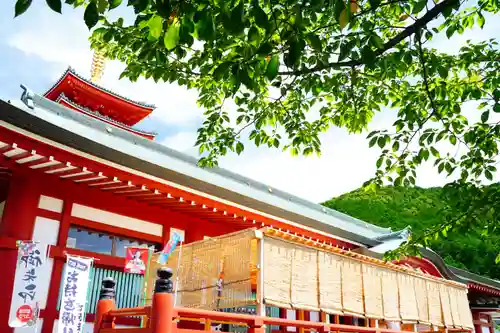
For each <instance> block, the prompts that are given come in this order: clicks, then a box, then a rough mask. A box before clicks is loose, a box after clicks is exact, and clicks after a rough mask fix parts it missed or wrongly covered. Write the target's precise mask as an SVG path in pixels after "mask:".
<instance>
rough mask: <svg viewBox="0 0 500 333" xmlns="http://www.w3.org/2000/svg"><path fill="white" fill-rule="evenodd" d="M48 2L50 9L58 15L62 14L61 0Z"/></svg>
mask: <svg viewBox="0 0 500 333" xmlns="http://www.w3.org/2000/svg"><path fill="white" fill-rule="evenodd" d="M46 1H47V5H48V6H49V8H50V9H52V10H53V11H55V12H56V13H59V14H61V9H62V4H61V0H46Z"/></svg>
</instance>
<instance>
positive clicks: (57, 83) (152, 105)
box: [44, 67, 156, 109]
mask: <svg viewBox="0 0 500 333" xmlns="http://www.w3.org/2000/svg"><path fill="white" fill-rule="evenodd" d="M68 73H71V74H72V75H74V76H76V77H77V78H79V79H80V80H82V81H84V82H85V83H87V84H88V85H90V86H93V87H94V88H96V89H99V90H102V91H104V92H106V93H108V94H110V95H113V96H115V97H116V98H119V99H122V100H124V101H126V102H129V103H132V104H135V105H137V106H140V107H144V108H148V109H155V108H156V106H155V105H154V104H148V103H144V102H138V101H134V100H131V99H130V98H127V97H124V96H122V95H119V94H117V93H115V92H112V91H111V90H108V89H106V88H104V87H102V86H100V85H98V84H96V83H94V82H91V81H90V80H87V79H86V78H84V77H83V76H81V75H79V74H78V73H76V71H75V70H74V69H73V68H71V67H68V69H67V70H66V71H65V72H64V73H63V74H62V75H61V77H60V78H59V79H58V80H57V82H56V83H55V84H54V85H53V86H52V87H51V88H50V89H49V90H47V92H46V93H45V94H44V96H47V95H48V93H49V92H50V91H52V90H53V89H54V88H55V87H56V86H57V85H59V83H61V81H62V80H63V79H64V77H66V75H67V74H68Z"/></svg>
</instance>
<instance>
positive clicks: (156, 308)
mask: <svg viewBox="0 0 500 333" xmlns="http://www.w3.org/2000/svg"><path fill="white" fill-rule="evenodd" d="M156 274H157V277H158V278H157V279H156V282H155V289H154V295H153V308H152V309H151V333H173V330H174V321H173V318H174V298H173V294H172V293H173V291H174V290H173V289H174V288H173V283H172V281H171V280H170V278H171V277H172V275H173V274H172V270H171V269H170V268H167V267H161V268H159V269H158V271H157V272H156Z"/></svg>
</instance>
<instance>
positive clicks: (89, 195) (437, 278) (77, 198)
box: [0, 55, 500, 333]
mask: <svg viewBox="0 0 500 333" xmlns="http://www.w3.org/2000/svg"><path fill="white" fill-rule="evenodd" d="M102 65H103V59H102V57H100V56H99V55H97V56H96V57H95V59H94V64H93V69H92V74H91V78H92V79H91V80H87V79H85V78H84V77H83V76H81V75H78V74H77V73H76V72H75V71H74V70H72V69H71V68H70V69H68V70H67V71H65V72H64V73H63V74H62V76H61V78H60V79H59V80H58V81H57V82H56V83H55V84H54V85H53V86H52V87H50V88H48V89H47V91H46V92H45V93H44V94H43V95H39V94H37V93H34V92H31V91H30V90H29V89H28V88H27V87H23V92H22V96H21V99H20V100H12V101H2V100H0V167H1V170H0V171H1V172H0V213H1V216H0V218H1V220H0V257H1V258H2V261H3V265H2V268H3V274H1V276H0V283H1V285H2V288H1V290H0V297H1V299H2V300H3V301H2V302H1V304H0V332H2V333H3V332H5V333H9V332H32V330H27V329H26V328H16V329H13V328H11V327H9V326H8V317H9V314H10V311H12V309H11V306H10V304H11V299H12V287H13V283H14V273H15V268H16V260H17V248H16V241H18V240H34V241H38V242H42V243H44V244H48V245H50V247H49V250H48V256H47V258H48V259H47V263H46V265H45V266H44V273H43V275H41V276H40V279H41V280H40V282H39V284H38V289H37V292H38V296H37V297H38V298H39V300H40V308H41V312H40V319H39V320H38V323H37V326H38V332H41V333H53V332H57V325H58V320H59V309H60V298H61V295H60V289H61V283H62V274H63V272H64V269H65V265H66V254H74V255H80V256H86V257H94V258H96V260H95V262H94V268H93V270H92V272H91V282H90V287H89V288H90V291H89V294H88V298H87V308H86V313H87V315H86V322H87V323H88V325H86V326H85V332H92V327H93V326H92V322H93V321H94V314H95V307H96V303H97V298H98V289H99V287H100V283H101V280H102V279H103V278H104V277H107V276H111V277H113V278H114V279H115V280H116V281H117V288H118V290H117V302H118V306H119V307H121V308H125V307H126V308H128V307H135V306H138V305H139V304H140V302H141V297H142V295H143V286H144V277H143V276H142V275H139V274H129V273H125V272H124V266H125V261H124V255H125V248H126V247H127V246H131V245H148V246H152V247H155V248H156V249H157V250H161V249H162V248H163V247H164V245H165V244H166V243H167V241H168V240H169V239H170V237H171V235H172V233H174V232H175V233H177V234H179V235H181V238H182V239H181V240H182V241H183V243H184V244H186V249H189V248H190V247H189V246H190V245H189V244H195V245H196V244H205V243H203V242H207V241H208V240H210V239H217V237H221V236H224V235H228V234H231V235H232V234H235V233H239V232H240V233H246V232H249V231H248V230H254V231H255V230H256V231H259V232H262V233H263V235H264V236H262V237H268V239H269V243H268V244H274V245H273V246H272V247H269V248H267V249H268V250H269V252H266V254H262V253H263V252H262V251H261V252H259V253H261V254H262V256H263V258H262V259H263V260H264V261H262V262H261V263H260V264H256V265H254V266H255V267H262V266H261V265H264V266H265V265H267V266H266V267H268V274H271V273H273V274H278V276H279V274H285V275H287V274H289V276H290V279H292V280H293V279H295V280H297V279H303V280H302V282H300V281H299V282H300V283H299V284H298V285H295V284H294V286H298V287H297V288H298V289H297V290H300V293H298V294H297V293H296V292H295V291H293V292H286V288H288V287H286V286H285V287H283V286H281V285H280V283H283V281H278V280H277V279H274V280H273V276H272V275H266V274H265V273H264V274H263V275H262V276H261V277H256V280H257V281H261V283H262V282H263V281H264V280H266V281H270V282H269V284H267V285H264V284H262V285H261V286H260V287H259V286H257V287H255V281H254V282H252V283H250V282H249V287H248V288H251V290H250V289H249V290H250V291H251V292H249V293H248V295H249V296H248V300H249V301H255V297H257V298H258V297H261V298H260V301H259V300H257V303H258V304H260V305H261V307H260V310H259V307H257V308H258V310H257V311H265V312H264V313H265V314H267V315H268V316H274V317H281V318H288V319H291V318H293V319H295V318H297V319H305V320H314V321H320V320H331V321H332V322H333V321H335V322H338V323H343V324H349V325H357V326H370V325H382V324H383V323H384V322H385V323H386V324H387V327H392V328H394V329H398V330H411V331H415V330H418V331H429V330H440V331H443V332H444V330H448V332H452V331H457V332H459V331H460V332H466V331H470V330H472V329H474V330H475V331H476V333H487V332H488V333H493V332H494V328H495V327H494V320H495V318H496V317H497V313H498V300H499V297H500V282H498V281H495V280H491V279H487V278H484V277H481V276H477V275H475V274H472V273H469V272H465V271H462V270H458V269H455V268H452V267H448V266H446V265H445V264H444V262H443V261H442V259H441V258H440V257H439V256H438V255H437V254H435V253H433V252H431V251H427V250H426V251H425V252H424V257H423V258H407V259H405V260H402V261H400V262H397V263H394V264H386V263H384V262H383V261H381V260H379V259H380V258H381V255H382V253H383V252H385V251H386V250H389V249H394V248H396V247H397V246H398V245H399V244H400V243H401V242H402V241H404V240H405V239H407V237H408V233H409V231H407V230H402V231H397V232H393V231H391V230H390V229H386V228H381V227H378V226H374V225H371V224H369V223H366V222H364V221H360V220H358V219H355V218H353V217H350V216H347V215H345V214H342V213H339V212H337V211H335V210H332V209H329V208H326V207H323V206H321V205H319V204H315V203H311V202H309V201H306V200H304V199H301V198H298V197H296V196H294V195H291V194H288V193H285V192H282V191H280V190H278V189H275V188H273V187H271V186H268V185H265V184H262V183H259V182H256V181H254V180H252V179H249V178H246V177H243V176H240V175H238V174H235V173H233V172H231V171H228V170H224V169H221V168H213V169H206V168H200V167H198V166H197V160H196V159H195V158H193V157H190V156H187V155H185V154H182V153H179V152H177V151H175V150H172V149H170V148H168V147H166V146H164V145H161V144H159V143H157V142H155V141H154V138H155V134H154V133H149V132H145V131H142V130H140V129H138V128H136V125H137V124H138V123H139V122H140V121H141V120H143V119H144V118H145V117H147V116H148V115H150V114H151V113H152V112H154V108H155V107H154V106H153V105H149V104H146V103H142V102H137V101H133V100H130V99H128V98H126V97H123V96H120V95H118V94H116V93H114V92H111V91H109V90H107V89H105V88H103V87H101V86H100V85H99V84H98V83H97V82H98V80H99V78H100V76H101V75H102ZM221 242H222V241H221ZM248 244H251V241H249V243H248ZM285 244H287V245H285ZM195 245H192V246H191V248H192V251H193V253H195V252H194V251H195V249H194V248H195ZM200 246H201V245H200ZM203 246H206V245H203ZM248 246H249V247H250V245H248ZM269 246H271V245H269ZM280 246H281V247H280ZM285 246H286V250H279V251H277V250H276V249H278V248H279V249H285ZM262 249H264V247H263V248H262ZM273 249H274V250H273ZM306 249H309V250H310V251H312V252H307V251H308V250H306ZM311 249H312V250H311ZM186 251H187V250H186ZM198 251H199V250H198ZM273 251H274V252H273ZM276 251H277V252H276ZM301 251H302V252H301ZM299 252H300V253H303V255H302V257H301V260H302V261H301V263H302V264H304V262H305V261H304V260H305V259H304V258H306V257H307V258H309V259H310V262H309V264H310V265H312V266H307V267H309V268H310V269H311V270H308V269H307V268H304V272H305V271H307V272H313V271H315V270H317V272H322V271H321V269H322V268H321V267H323V266H321V264H320V262H319V261H320V259H318V258H324V260H325V261H324V262H326V261H327V260H333V259H332V258H333V257H331V256H333V255H335V256H339V257H342V258H344V259H343V260H344V264H343V265H344V266H342V267H343V268H342V274H343V275H332V276H331V277H330V276H328V277H325V276H323V275H321V274H320V273H317V274H316V275H314V277H315V278H317V279H319V280H321V279H323V278H324V279H326V280H324V281H334V279H336V278H338V279H339V280H338V281H337V280H335V281H337V283H338V285H335V284H331V285H329V286H326V285H325V288H327V289H328V288H333V289H328V290H327V291H328V293H329V295H331V297H332V299H331V300H329V299H322V298H321V297H324V295H325V293H324V290H323V291H322V290H319V289H318V290H317V294H314V295H323V296H321V297H319V299H317V298H316V296H314V297H312V298H311V297H310V292H309V291H310V290H312V289H314V288H316V289H317V288H320V287H319V286H318V285H317V284H315V285H308V284H307V283H308V282H307V281H306V280H305V279H304V277H303V276H301V275H300V274H301V273H300V272H296V271H292V273H290V272H291V271H290V270H287V269H292V268H291V267H292V266H290V267H288V266H287V262H288V263H294V265H299V262H295V261H293V260H295V259H297V260H298V259H299V258H298V257H297V256H298V255H296V253H299ZM249 253H250V252H249ZM290 253H294V254H293V258H294V259H293V260H292V259H290V258H289V257H287V256H288V255H289V254H290ZM325 253H326V254H325ZM306 254H307V255H306ZM200 256H201V254H200ZM228 256H230V255H228ZM266 256H267V257H266ZM233 257H235V255H234V256H233ZM269 258H273V261H271V262H270V261H269V260H270V259H269ZM287 258H288V259H290V260H292V261H287V260H288V259H287ZM311 258H313V259H311ZM254 259H255V258H253V259H252V258H249V259H248V260H249V261H252V260H254ZM309 259H308V260H309ZM207 260H208V259H207ZM266 260H268V261H267V262H266ZM252 262H253V261H252ZM280 262H281V263H283V264H282V265H280V264H279V263H280ZM266 263H267V264H266ZM272 263H275V264H274V265H273V264H272ZM323 264H324V263H323ZM330 264H331V265H333V263H332V262H330ZM330 264H329V265H330ZM304 265H305V264H304ZM372 266H373V267H372ZM297 267H299V266H297ZM300 267H306V266H300ZM311 267H312V268H311ZM318 267H319V268H318ZM329 267H333V266H329ZM372 268H373V270H374V272H375V271H376V272H375V273H373V275H369V274H368V272H369V271H370V270H371V269H372ZM354 270H358V271H356V272H358V275H355V274H354ZM249 272H250V271H249ZM280 272H281V273H280ZM338 272H340V270H338ZM377 272H378V273H377ZM348 273H349V274H351V273H352V274H354V275H352V276H353V280H352V281H353V283H354V281H360V283H361V285H354V284H353V285H351V286H350V287H349V288H351V289H352V290H354V291H353V293H355V294H353V295H357V296H353V297H352V298H350V296H349V297H346V296H345V294H342V293H345V292H346V290H348V289H346V288H347V285H346V284H345V283H346V282H347V280H348V275H346V274H348ZM249 274H253V273H251V272H250V273H249ZM339 274H340V273H339ZM363 274H365V275H363ZM370 274H371V273H370ZM226 275H227V276H229V275H230V273H229V272H228V273H227V274H226ZM275 276H276V275H274V277H275ZM361 276H365V278H364V279H363V278H362V277H361ZM370 276H372V277H373V280H371V278H370ZM382 276H394V277H395V278H396V280H394V281H399V282H395V285H399V289H397V288H396V287H394V289H392V290H386V291H385V292H384V293H383V294H381V293H382V291H381V293H379V294H376V293H373V295H372V296H370V297H372V298H370V302H371V303H369V302H368V298H367V297H368V296H367V295H368V290H370V292H371V291H373V290H378V289H380V288H382V289H380V290H383V288H387V286H386V287H383V286H382V287H380V286H381V283H382V282H380V281H382V280H383V279H382ZM259 279H261V280H259ZM262 279H264V280H262ZM380 279H382V280H380ZM252 281H253V280H252ZM202 282H203V281H202ZM289 282H290V281H289ZM295 282H297V281H295ZM200 283H201V282H200ZM203 283H205V282H203ZM297 283H298V282H297ZM332 283H333V282H332ZM342 283H343V284H342ZM419 283H420V284H419ZM426 283H427V284H426ZM257 284H258V283H257ZM341 284H342V286H343V287H342V288H343V289H342V290H340V289H339V288H340V285H341ZM382 284H383V283H382ZM406 284H408V286H412V287H411V288H417V287H416V286H417V285H421V286H423V287H422V288H424V289H422V290H428V289H426V288H428V287H425V286H426V285H427V286H432V288H437V289H436V290H438V292H437V294H433V295H431V293H430V292H429V293H428V292H427V291H425V295H426V297H425V298H419V297H421V296H422V295H423V294H422V293H420V292H419V291H413V289H411V288H410V289H408V288H406V289H405V288H404V287H403V286H405V285H406ZM370 285H373V286H374V289H373V290H372V289H370V288H369V287H368V286H370ZM335 286H338V288H337V289H335V288H336V287H335ZM259 288H260V289H259ZM273 288H274V289H273ZM280 288H281V289H280ZM283 288H285V289H283ZM309 288H312V289H309ZM356 288H358V289H359V288H361V289H359V290H358V289H356ZM255 289H256V290H255ZM316 289H314V290H316ZM320 289H321V288H320ZM279 290H282V291H283V290H285V291H283V292H280V291H279ZM325 290H326V289H325ZM398 290H399V291H398ZM407 291H411V292H410V294H408V295H406V292H407ZM360 292H361V293H362V294H359V293H360ZM339 293H341V294H339ZM389 294H390V295H391V296H390V297H392V298H391V299H383V298H384V297H386V296H387V295H389ZM256 295H257V296H256ZM259 295H260V296H259ZM339 295H340V296H339ZM384 295H386V296H384ZM403 295H406V296H404V297H406V298H405V300H406V301H407V302H409V303H404V302H403ZM436 295H438V296H436ZM440 295H441V296H440ZM443 295H444V296H443ZM431 296H432V297H431ZM186 297H187V296H186ZM197 297H198V296H197ZM436 297H437V298H436ZM334 298H335V299H338V302H337V303H335V302H333V299H334ZM186 299H187V298H186ZM193 299H194V298H193ZM453 300H455V301H456V302H454V301H453ZM464 300H465V303H464ZM349 302H350V303H349ZM347 303H349V304H347ZM431 303H432V304H431ZM193 304H194V303H193ZM263 304H265V308H263V307H262V305H263ZM374 304H375V305H374ZM377 304H385V310H384V307H383V306H382V307H381V306H378V305H377ZM388 304H389V305H390V306H391V308H394V311H393V312H392V313H391V314H388V313H387V311H388V310H387V309H388ZM464 304H465V305H464ZM372 305H373V309H372V310H373V313H369V311H368V308H369V306H370V307H371V306H372ZM417 305H418V306H417ZM228 307H230V306H228ZM404 307H406V308H405V309H407V310H405V311H406V312H405V311H403V310H401V309H403V308H404ZM432 307H435V309H437V310H436V312H433V313H429V309H430V308H432ZM422 309H424V310H422ZM464 309H466V311H465V310H464ZM384 311H385V312H384ZM422 311H423V312H422ZM471 311H472V312H471ZM422 316H423V317H422ZM407 317H408V321H407V320H406V319H407ZM410 317H411V318H410ZM424 317H425V318H426V319H423V318H424ZM431 317H432V318H431ZM469 317H471V319H470V320H469ZM325 318H326V319H325ZM408 323H410V324H411V325H413V326H411V327H410V328H408V326H405V325H408ZM117 324H119V325H123V326H138V325H139V321H138V319H137V318H124V319H123V320H120V321H119V322H117ZM418 325H420V326H418ZM377 327H378V326H377ZM269 331H270V332H275V331H279V332H284V331H289V330H285V329H282V328H280V327H270V328H269Z"/></svg>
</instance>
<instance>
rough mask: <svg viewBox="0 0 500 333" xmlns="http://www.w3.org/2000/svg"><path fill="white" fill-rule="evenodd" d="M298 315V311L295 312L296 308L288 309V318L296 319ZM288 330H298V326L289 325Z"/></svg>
mask: <svg viewBox="0 0 500 333" xmlns="http://www.w3.org/2000/svg"><path fill="white" fill-rule="evenodd" d="M296 315H297V312H295V310H290V309H287V310H286V319H291V320H295V319H297V317H296ZM286 330H287V332H296V331H297V328H296V327H291V326H287V327H286Z"/></svg>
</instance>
